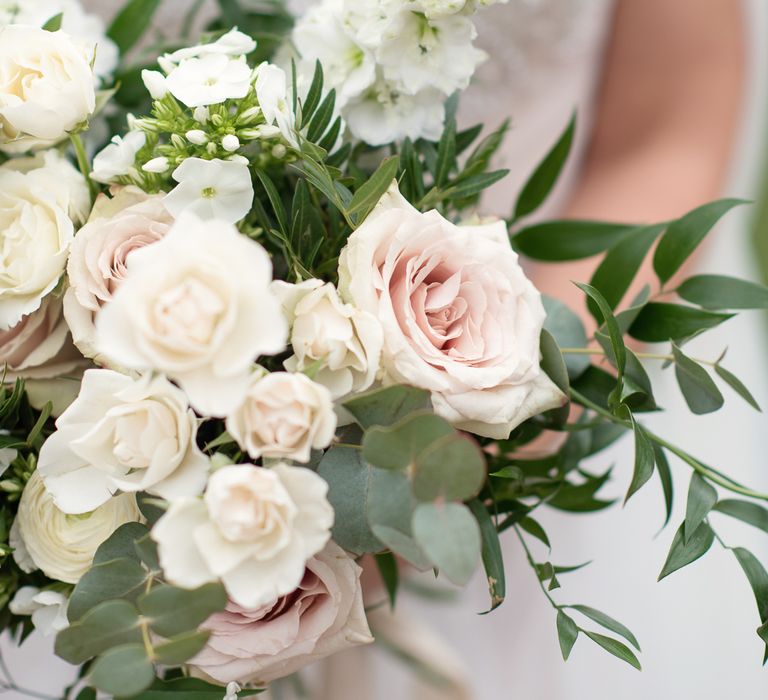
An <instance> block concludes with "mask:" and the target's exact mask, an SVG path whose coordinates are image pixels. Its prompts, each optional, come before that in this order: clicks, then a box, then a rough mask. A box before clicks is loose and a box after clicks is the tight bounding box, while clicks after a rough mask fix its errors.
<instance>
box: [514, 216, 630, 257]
mask: <svg viewBox="0 0 768 700" xmlns="http://www.w3.org/2000/svg"><path fill="white" fill-rule="evenodd" d="M635 228H636V227H635V226H631V225H628V224H614V223H607V222H605V221H578V220H564V221H547V222H546V223H542V224H534V225H533V226H528V227H527V228H524V229H522V230H521V231H519V232H518V233H517V234H516V235H514V236H513V237H512V245H513V247H514V248H515V250H517V251H518V252H520V253H522V254H523V255H526V256H527V257H529V258H532V259H533V260H544V261H546V262H564V261H566V260H582V259H584V258H590V257H592V256H593V255H597V254H598V253H602V252H603V251H605V250H607V249H608V248H610V247H611V246H612V245H613V244H614V243H616V241H618V240H619V239H621V238H623V237H624V236H626V235H627V234H629V233H630V232H631V231H633V230H635Z"/></svg>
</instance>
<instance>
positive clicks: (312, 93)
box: [301, 61, 323, 123]
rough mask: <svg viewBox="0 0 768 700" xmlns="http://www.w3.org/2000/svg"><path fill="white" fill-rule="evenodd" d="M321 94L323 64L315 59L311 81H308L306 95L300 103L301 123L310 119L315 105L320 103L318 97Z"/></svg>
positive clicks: (315, 107)
mask: <svg viewBox="0 0 768 700" xmlns="http://www.w3.org/2000/svg"><path fill="white" fill-rule="evenodd" d="M322 95H323V66H322V64H321V63H320V61H315V73H314V75H313V76H312V82H311V83H310V86H309V90H308V91H307V97H306V99H305V100H304V102H303V103H302V105H301V119H302V122H303V123H306V122H307V120H308V119H312V115H313V114H314V113H315V110H316V109H317V106H318V105H319V104H320V98H321V97H322Z"/></svg>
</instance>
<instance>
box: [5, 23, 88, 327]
mask: <svg viewBox="0 0 768 700" xmlns="http://www.w3.org/2000/svg"><path fill="white" fill-rule="evenodd" d="M0 31H2V30H0ZM88 206H89V196H88V188H87V186H86V184H85V179H84V178H83V177H82V175H80V173H78V172H77V170H76V169H75V168H74V167H73V166H72V165H70V163H69V162H68V161H66V160H65V159H64V157H63V156H61V155H60V154H59V153H58V152H56V151H48V152H46V153H45V154H43V155H40V156H38V157H36V158H22V159H17V160H11V161H8V162H7V163H5V164H4V165H2V166H0V241H1V242H2V251H3V254H2V256H1V257H0V330H5V329H9V328H12V327H13V326H15V325H16V324H17V323H18V322H19V321H20V320H21V318H22V316H25V315H27V314H30V313H32V312H33V311H35V310H36V309H38V308H39V307H40V305H41V303H42V300H43V297H45V296H46V295H47V294H48V293H49V292H51V291H52V290H53V289H54V288H55V287H56V286H57V285H58V283H59V279H60V277H61V274H62V272H63V271H64V266H65V265H66V263H67V254H68V252H69V246H70V244H71V243H72V239H73V238H74V235H75V223H74V220H77V221H78V222H80V221H81V217H82V216H83V214H84V213H85V212H86V211H87V209H88Z"/></svg>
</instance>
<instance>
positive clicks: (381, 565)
mask: <svg viewBox="0 0 768 700" xmlns="http://www.w3.org/2000/svg"><path fill="white" fill-rule="evenodd" d="M376 566H377V568H378V569H379V575H380V576H381V580H382V582H383V583H384V588H386V589H387V595H388V596H389V605H390V607H391V608H392V609H394V607H395V603H396V601H397V588H398V586H399V584H400V573H399V571H398V568H397V559H395V557H394V555H393V554H392V553H391V552H381V553H380V554H377V555H376Z"/></svg>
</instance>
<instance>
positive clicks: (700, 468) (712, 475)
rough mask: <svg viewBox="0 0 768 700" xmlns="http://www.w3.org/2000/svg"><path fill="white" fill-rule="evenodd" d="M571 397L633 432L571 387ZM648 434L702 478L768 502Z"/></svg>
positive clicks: (663, 440) (766, 495)
mask: <svg viewBox="0 0 768 700" xmlns="http://www.w3.org/2000/svg"><path fill="white" fill-rule="evenodd" d="M571 397H572V398H573V399H575V400H576V401H578V402H579V403H580V404H581V405H582V406H584V407H586V408H589V409H591V410H592V411H594V412H595V413H598V414H599V415H601V416H603V417H604V418H606V419H607V420H609V421H611V422H612V423H616V425H621V426H623V427H625V428H626V429H627V430H632V424H631V423H630V422H629V421H626V420H624V419H622V418H619V417H618V416H614V415H613V414H612V413H611V412H610V411H607V410H606V409H604V408H603V407H602V406H600V405H598V404H596V403H595V402H594V401H590V400H589V399H588V398H587V397H586V396H584V395H583V394H581V393H579V392H578V391H576V389H574V388H573V387H571ZM645 432H646V434H647V435H648V437H649V438H650V439H651V440H653V441H654V442H655V443H657V444H658V445H660V446H661V447H663V448H665V449H667V450H669V451H670V452H671V453H672V454H674V455H676V456H677V457H679V458H680V459H682V460H683V462H685V463H686V464H687V465H688V466H690V467H691V468H692V469H693V470H694V471H696V472H698V473H699V474H701V476H703V477H706V478H707V479H709V480H710V481H711V482H713V483H715V484H717V485H718V486H722V487H723V488H724V489H727V490H728V491H731V492H733V493H737V494H739V495H741V496H747V497H748V498H755V499H757V500H760V501H768V494H765V493H760V492H759V491H753V490H752V489H750V488H747V487H746V486H742V485H741V484H739V483H738V482H737V481H734V480H733V479H731V478H730V477H729V476H727V475H726V474H723V473H722V472H719V471H717V470H716V469H713V468H712V467H707V466H705V465H703V464H702V463H701V462H699V461H698V460H697V459H695V458H694V457H692V456H691V455H689V454H688V453H687V452H686V451H685V450H682V449H680V448H679V447H677V446H675V445H673V444H671V443H670V442H668V441H667V440H665V439H664V438H662V437H660V436H658V435H656V434H655V433H653V432H651V431H650V430H648V429H645Z"/></svg>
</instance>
